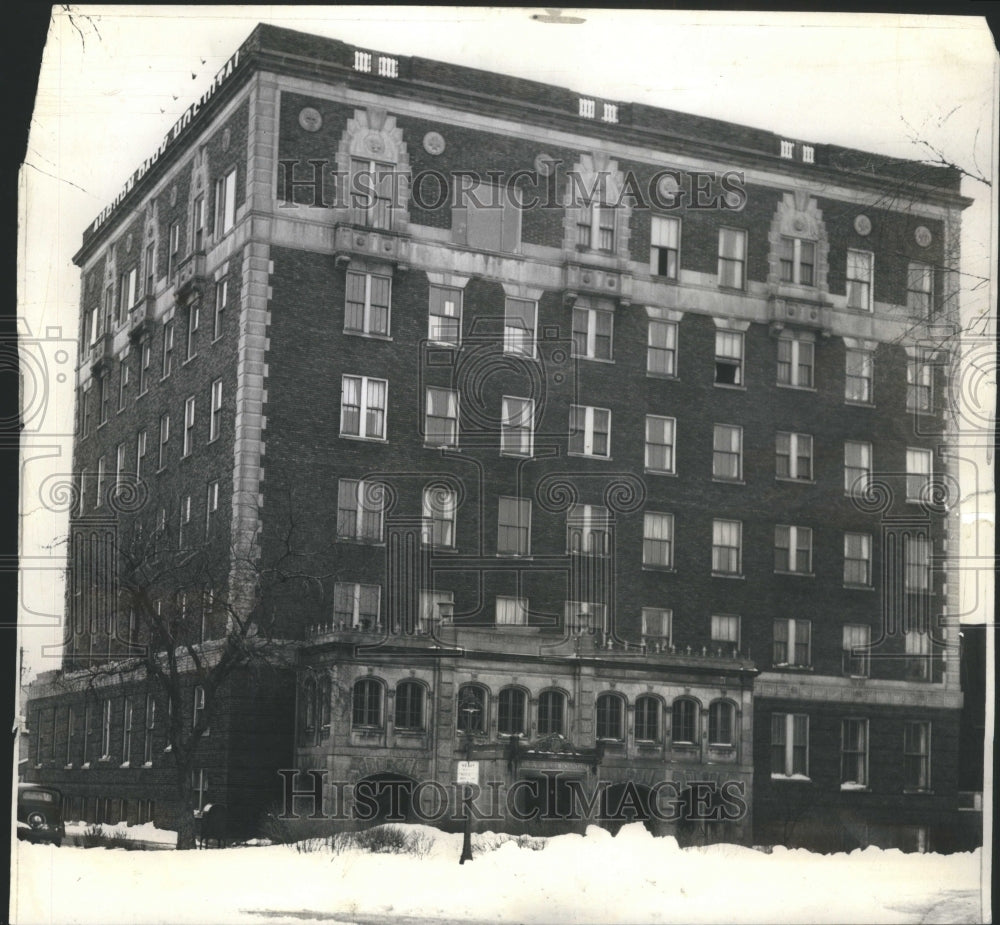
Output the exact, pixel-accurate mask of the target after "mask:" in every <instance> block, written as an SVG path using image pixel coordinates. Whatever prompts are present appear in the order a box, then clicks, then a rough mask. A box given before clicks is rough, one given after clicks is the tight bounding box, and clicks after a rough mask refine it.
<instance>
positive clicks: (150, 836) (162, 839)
mask: <svg viewBox="0 0 1000 925" xmlns="http://www.w3.org/2000/svg"><path fill="white" fill-rule="evenodd" d="M95 828H96V829H98V830H99V831H100V833H101V835H104V836H113V835H122V834H124V835H125V836H126V837H128V838H130V839H135V840H136V841H142V842H154V843H156V844H158V845H176V844H177V833H176V832H174V831H171V830H170V829H158V828H157V827H156V826H155V825H153V823H152V822H144V823H143V824H142V825H129V826H126V825H124V824H123V823H119V824H117V825H111V824H109V823H106V822H103V823H99V824H96V825H95V824H92V823H86V822H75V821H71V822H67V823H66V834H67V835H76V836H82V835H83V834H84V833H85V832H86V831H87V830H88V829H91V830H92V829H95Z"/></svg>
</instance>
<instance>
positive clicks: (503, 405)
mask: <svg viewBox="0 0 1000 925" xmlns="http://www.w3.org/2000/svg"><path fill="white" fill-rule="evenodd" d="M512 402H520V413H519V415H516V416H517V417H519V419H520V423H518V424H512V423H511V421H512V420H513V418H514V417H515V415H513V414H510V413H509V412H508V408H509V407H510V404H509V403H512ZM525 418H527V422H526V423H525ZM512 434H518V435H519V439H518V446H519V447H521V446H523V445H524V444H525V442H527V450H522V449H517V450H512V449H510V445H511V442H512V441H511V435H512ZM525 434H526V435H527V436H526V439H525ZM534 450H535V400H534V399H533V398H521V397H520V396H517V395H504V396H502V397H501V399H500V455H501V456H518V457H526V458H530V457H531V456H533V455H534Z"/></svg>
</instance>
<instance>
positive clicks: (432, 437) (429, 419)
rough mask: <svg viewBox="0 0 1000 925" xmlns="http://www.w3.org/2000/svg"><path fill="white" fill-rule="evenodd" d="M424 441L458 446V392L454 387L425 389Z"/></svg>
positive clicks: (430, 444) (432, 444)
mask: <svg viewBox="0 0 1000 925" xmlns="http://www.w3.org/2000/svg"><path fill="white" fill-rule="evenodd" d="M424 442H425V443H426V444H428V445H429V446H458V392H456V391H455V390H454V389H436V388H428V389H427V407H426V417H425V418H424Z"/></svg>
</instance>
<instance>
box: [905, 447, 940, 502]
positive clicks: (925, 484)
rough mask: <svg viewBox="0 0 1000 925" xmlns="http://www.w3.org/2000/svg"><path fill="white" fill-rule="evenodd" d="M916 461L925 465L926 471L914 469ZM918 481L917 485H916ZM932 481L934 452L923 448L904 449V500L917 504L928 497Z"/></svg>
mask: <svg viewBox="0 0 1000 925" xmlns="http://www.w3.org/2000/svg"><path fill="white" fill-rule="evenodd" d="M918 459H921V460H924V461H925V463H926V471H923V470H922V469H918V468H917V467H916V465H915V464H916V461H917V460H918ZM918 480H919V485H918ZM933 480H934V451H933V450H927V449H924V448H923V447H917V446H908V447H907V448H906V500H907V501H910V502H916V503H919V502H920V501H921V500H923V499H924V496H925V495H929V493H930V491H931V488H930V486H931V485H932V484H933Z"/></svg>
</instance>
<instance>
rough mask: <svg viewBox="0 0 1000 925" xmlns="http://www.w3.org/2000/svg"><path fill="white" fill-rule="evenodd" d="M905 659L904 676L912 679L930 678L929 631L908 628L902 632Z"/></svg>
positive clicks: (926, 679)
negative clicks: (923, 631)
mask: <svg viewBox="0 0 1000 925" xmlns="http://www.w3.org/2000/svg"><path fill="white" fill-rule="evenodd" d="M903 643H904V649H905V652H906V655H907V659H906V677H907V679H909V680H913V681H929V680H930V678H931V637H930V633H921V632H918V631H915V630H908V631H907V632H906V633H904V634H903Z"/></svg>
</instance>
